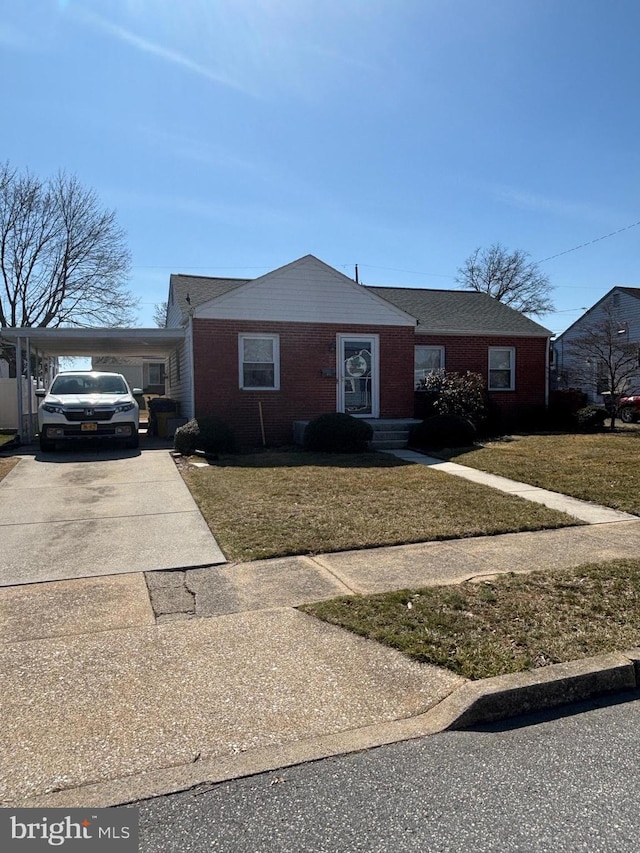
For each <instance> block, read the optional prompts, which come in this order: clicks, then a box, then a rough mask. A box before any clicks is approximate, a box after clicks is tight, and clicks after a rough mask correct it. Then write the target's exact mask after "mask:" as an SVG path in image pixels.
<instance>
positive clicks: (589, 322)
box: [552, 287, 640, 405]
mask: <svg viewBox="0 0 640 853" xmlns="http://www.w3.org/2000/svg"><path fill="white" fill-rule="evenodd" d="M592 330H597V331H598V334H599V335H600V336H601V337H602V343H603V345H604V348H605V350H608V349H610V350H613V357H612V360H615V359H616V357H618V358H619V357H620V356H622V357H623V358H624V356H625V350H626V351H627V353H629V352H630V353H631V356H632V358H633V361H634V364H632V369H633V368H635V367H636V366H639V365H640V288H638V287H613V288H611V290H610V291H609V292H608V293H606V294H605V295H604V296H603V297H602V299H600V300H598V302H596V303H595V305H593V306H592V307H591V308H589V310H588V311H586V312H585V313H584V314H583V315H582V317H580V318H579V319H578V320H576V321H575V323H573V324H572V325H571V326H569V328H568V329H566V330H565V331H564V332H563V333H562V334H561V335H559V336H558V338H557V339H556V340H555V341H554V344H553V351H554V353H553V365H552V378H553V383H554V385H555V387H557V388H561V389H562V388H579V389H580V390H582V391H584V392H585V393H586V394H587V397H588V399H589V401H590V402H592V403H597V404H600V405H601V404H602V403H603V402H604V401H605V398H606V396H607V395H606V394H605V395H604V396H603V392H607V391H608V390H609V388H608V382H607V370H606V365H605V364H604V362H603V359H601V358H598V354H597V352H596V351H595V347H594V354H593V356H591V355H590V354H589V353H588V352H587V351H586V350H584V347H582V348H581V349H583V350H584V351H583V352H581V353H580V355H579V356H576V352H575V347H576V343H575V342H576V341H579V340H581V339H583V338H584V335H585V333H586V332H589V331H592ZM607 330H609V338H610V339H609V340H607ZM572 348H573V351H572ZM616 348H617V349H618V351H619V352H618V353H616V352H615V350H616ZM627 362H628V357H627ZM620 375H621V376H622V377H623V378H622V385H623V386H624V387H623V388H621V389H619V390H621V391H622V392H623V393H636V394H637V393H640V369H639V370H638V371H637V373H635V375H634V374H633V373H631V374H630V373H629V370H628V369H627V368H626V367H625V366H624V365H623V367H622V370H621V371H620Z"/></svg>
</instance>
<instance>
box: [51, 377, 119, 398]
mask: <svg viewBox="0 0 640 853" xmlns="http://www.w3.org/2000/svg"><path fill="white" fill-rule="evenodd" d="M51 393H52V394H128V393H129V389H128V388H127V386H126V384H125V381H124V379H123V378H122V377H121V376H90V375H87V376H78V375H76V376H57V377H56V379H55V380H54V382H53V385H52V386H51Z"/></svg>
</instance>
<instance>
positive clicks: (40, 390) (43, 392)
mask: <svg viewBox="0 0 640 853" xmlns="http://www.w3.org/2000/svg"><path fill="white" fill-rule="evenodd" d="M35 394H36V397H46V396H47V389H46V388H36V391H35Z"/></svg>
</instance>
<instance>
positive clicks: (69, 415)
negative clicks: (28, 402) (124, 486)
mask: <svg viewBox="0 0 640 853" xmlns="http://www.w3.org/2000/svg"><path fill="white" fill-rule="evenodd" d="M36 394H37V396H38V397H43V398H44V399H43V400H42V402H41V403H40V406H39V407H38V428H39V432H40V449H41V450H55V446H56V442H57V441H66V440H68V439H90V438H93V439H96V438H107V439H117V440H119V441H123V442H125V443H126V446H127V447H137V446H138V421H139V411H138V404H137V403H136V401H135V398H134V396H133V395H134V394H142V391H141V390H140V389H139V388H134V389H133V391H131V389H130V388H129V386H128V385H127V381H126V379H125V378H124V376H122V375H121V374H120V373H96V372H94V371H91V372H86V373H85V372H79V371H75V370H74V371H69V372H64V373H58V375H57V376H56V378H55V379H54V380H53V382H52V383H51V387H50V388H49V390H48V391H45V390H44V389H39V390H38V391H36Z"/></svg>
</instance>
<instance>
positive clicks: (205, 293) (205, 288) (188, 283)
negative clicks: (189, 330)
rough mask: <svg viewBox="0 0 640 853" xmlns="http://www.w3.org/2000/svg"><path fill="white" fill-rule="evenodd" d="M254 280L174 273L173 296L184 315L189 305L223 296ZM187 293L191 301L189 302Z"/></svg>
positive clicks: (172, 281)
mask: <svg viewBox="0 0 640 853" xmlns="http://www.w3.org/2000/svg"><path fill="white" fill-rule="evenodd" d="M248 281H252V279H250V278H212V277H211V276H208V275H183V274H182V273H173V274H172V276H171V287H172V289H173V298H174V299H175V300H176V301H177V303H178V307H179V308H180V312H181V313H182V314H183V315H184V314H186V313H187V312H188V310H189V307H191V308H195V307H196V305H202V303H203V302H208V301H209V300H210V299H215V298H216V297H217V296H222V294H223V293H228V292H229V291H230V290H235V289H236V287H240V285H242V284H246V283H247V282H248ZM187 295H188V296H189V299H190V302H187Z"/></svg>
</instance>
